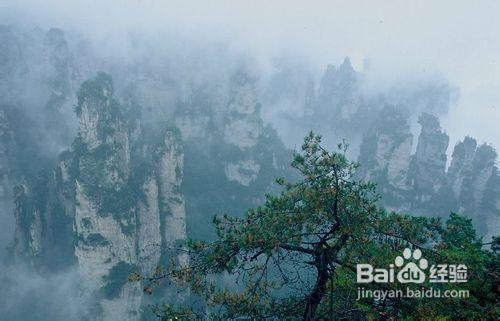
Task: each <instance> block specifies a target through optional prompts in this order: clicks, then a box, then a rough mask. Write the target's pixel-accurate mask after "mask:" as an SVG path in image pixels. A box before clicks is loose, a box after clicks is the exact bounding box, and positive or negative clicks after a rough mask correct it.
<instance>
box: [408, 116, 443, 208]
mask: <svg viewBox="0 0 500 321" xmlns="http://www.w3.org/2000/svg"><path fill="white" fill-rule="evenodd" d="M418 122H419V124H420V125H421V126H422V130H421V132H420V136H419V137H418V144H417V151H416V153H415V155H414V156H413V159H412V164H411V168H410V182H409V183H410V186H411V187H412V189H413V190H414V191H416V195H415V198H416V199H417V202H427V201H429V200H430V199H431V198H432V197H433V195H435V194H436V193H438V192H439V190H440V189H441V187H442V186H443V185H444V182H445V169H446V149H447V148H448V142H449V137H448V135H446V134H445V133H444V132H443V131H442V130H441V127H440V125H439V120H438V119H437V117H435V116H432V115H430V114H425V113H424V114H422V115H421V116H420V119H419V121H418Z"/></svg>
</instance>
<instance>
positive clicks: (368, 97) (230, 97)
mask: <svg viewBox="0 0 500 321" xmlns="http://www.w3.org/2000/svg"><path fill="white" fill-rule="evenodd" d="M133 43H134V46H135V47H134V48H136V49H137V48H141V49H142V50H144V51H146V54H144V55H140V54H138V55H136V56H133V57H130V58H129V59H119V58H117V59H116V60H115V59H110V58H109V57H108V59H106V57H105V55H102V54H100V53H99V47H98V45H96V44H91V40H90V39H85V38H84V37H81V36H79V35H74V34H72V33H66V32H65V31H64V30H62V29H58V28H52V29H49V30H42V29H35V30H33V29H24V28H21V27H17V26H0V61H1V63H0V186H1V189H0V205H1V209H2V212H1V215H0V217H1V219H2V221H3V222H5V224H3V227H2V235H5V236H4V237H3V239H2V242H1V244H2V246H3V247H4V248H5V247H7V244H8V251H6V253H4V257H5V271H6V273H5V276H4V278H5V279H6V280H8V281H6V282H11V283H9V284H15V282H14V281H12V273H10V272H8V271H12V269H15V267H16V266H22V267H23V271H24V270H26V271H28V272H26V273H33V274H34V275H39V276H40V278H41V279H42V280H46V279H55V280H56V281H55V282H61V283H62V284H63V285H64V286H65V287H67V288H69V289H71V291H69V292H71V297H72V298H73V297H74V301H73V302H78V303H79V307H78V311H81V313H74V310H73V309H68V310H69V312H68V314H67V315H64V316H60V315H57V314H54V313H53V311H55V310H53V309H58V306H57V305H53V306H51V304H50V303H47V305H44V306H35V309H36V310H37V311H40V312H39V314H40V315H42V319H44V318H45V319H47V320H48V319H53V320H68V318H74V319H75V320H80V319H82V320H152V319H154V315H153V314H152V312H151V310H150V309H149V307H148V305H149V304H153V303H155V302H159V300H161V301H165V298H166V299H167V301H169V302H170V303H179V302H181V303H182V302H184V301H187V300H189V299H190V293H189V290H187V289H184V288H180V287H178V286H177V285H176V284H174V282H173V280H170V281H169V282H165V283H164V284H162V286H161V290H160V291H159V292H156V293H155V294H154V295H151V296H150V295H148V294H147V293H145V292H144V291H143V288H142V287H141V284H139V283H131V282H127V277H128V276H129V275H130V274H131V273H133V272H139V273H141V274H145V275H148V274H152V273H155V270H156V268H157V266H159V265H167V266H168V265H169V264H176V263H179V262H187V261H188V260H189V257H188V255H187V254H186V252H185V242H186V241H187V240H188V239H211V238H213V237H214V230H213V229H212V227H211V225H210V223H211V221H212V218H213V216H214V215H220V214H224V213H231V214H236V215H239V214H242V213H243V212H244V211H245V210H246V209H247V208H250V207H255V206H258V205H261V204H262V202H263V201H264V196H265V194H266V193H273V192H276V191H277V188H278V187H277V185H276V184H275V179H276V178H277V177H286V178H288V179H290V180H293V179H294V178H295V177H296V175H297V173H295V172H293V171H292V170H291V168H290V166H289V162H290V160H291V156H292V154H293V149H294V147H295V146H297V144H300V143H301V139H302V137H303V136H304V135H305V134H306V133H307V132H309V131H311V130H313V131H314V132H316V133H318V134H321V135H323V136H324V138H325V141H326V142H327V143H328V144H330V145H334V144H336V143H337V142H339V141H341V140H342V139H344V138H345V139H346V141H347V142H349V143H350V144H351V147H350V154H349V155H350V156H351V157H352V158H357V159H358V161H359V163H360V167H359V169H358V175H359V177H361V178H363V179H365V180H371V181H374V182H376V183H377V184H378V190H379V192H380V193H381V195H382V198H381V200H380V203H381V205H383V206H384V207H386V208H388V209H393V210H397V211H402V212H408V213H413V214H415V215H425V216H447V215H448V214H449V212H450V211H456V212H459V213H463V214H465V215H468V216H469V217H471V218H473V221H474V223H475V224H476V227H477V229H478V230H479V232H480V233H481V234H482V235H484V237H485V239H487V240H488V239H489V238H491V236H492V235H493V234H494V233H495V232H497V231H498V229H499V228H500V227H499V224H500V223H499V222H500V184H499V182H500V176H499V175H500V174H499V172H498V167H497V154H496V151H495V148H494V147H493V146H492V145H489V144H478V142H477V140H476V139H474V138H472V137H465V138H463V140H462V141H460V142H459V143H458V144H456V145H455V146H454V147H453V152H452V156H451V161H450V160H449V159H448V155H449V153H448V149H449V142H450V137H449V136H448V134H447V133H446V132H445V131H444V130H443V129H442V128H441V125H440V117H444V116H445V115H447V114H448V113H450V112H452V110H453V108H454V105H453V104H454V101H455V99H456V94H457V91H458V89H457V88H455V87H454V86H453V85H451V84H450V83H449V82H448V81H446V80H443V79H439V80H436V79H432V80H429V79H427V80H421V81H419V82H418V83H416V84H415V83H411V84H410V85H404V86H403V85H402V86H393V87H391V88H389V89H384V90H382V91H380V90H374V89H372V88H370V84H369V81H368V78H369V75H368V73H369V71H363V72H360V71H357V70H355V69H354V67H353V66H352V63H351V61H350V59H349V58H345V60H344V61H343V62H342V63H341V64H339V65H337V66H336V65H329V66H325V68H324V70H323V71H322V73H321V74H320V75H317V74H315V72H314V71H313V69H312V68H309V66H307V65H300V66H297V64H294V63H290V62H287V60H286V59H278V60H277V61H278V62H276V66H275V68H274V69H273V71H272V72H270V74H268V75H262V74H259V70H258V68H254V64H253V62H252V60H251V59H249V58H248V57H243V56H238V55H235V54H234V53H232V52H231V51H229V50H226V49H224V48H220V47H216V48H213V47H209V48H207V51H203V52H191V51H187V52H186V53H185V54H186V55H187V56H188V55H191V56H190V57H188V58H186V57H184V56H182V55H180V56H182V57H179V56H175V55H171V54H165V55H164V54H163V53H162V52H158V51H155V49H151V51H148V47H147V46H145V47H141V46H142V44H141V41H140V40H136V41H135V42H133ZM96 47H97V48H96ZM232 55H235V56H232ZM229 58H230V61H231V63H225V61H226V60H229ZM286 106H292V107H290V108H286ZM448 164H449V166H448ZM7 272H8V273H7ZM57 275H59V276H63V277H61V278H62V279H63V280H62V281H61V280H58V279H57V277H56V276H57ZM66 276H67V277H66ZM9 280H10V281H9ZM57 280H58V281H57ZM12 282H13V283H12ZM26 282H27V283H29V281H26ZM40 284H42V285H40V286H41V287H44V286H47V285H46V284H45V283H44V282H40ZM68 284H69V285H68ZM16 287H21V288H22V287H23V285H16V286H14V285H12V286H11V287H10V288H9V289H10V290H9V292H7V293H6V295H9V296H16V295H19V293H18V292H16V290H15V288H16ZM27 288H29V287H27ZM49 290H50V287H49V286H48V288H47V291H49ZM55 292H57V291H55ZM76 292H78V293H76ZM19 297H20V298H21V297H23V296H19ZM26 300H37V297H36V296H33V297H29V298H28V299H26ZM80 301H81V302H80ZM9 302H11V301H9ZM0 310H1V311H5V312H3V313H5V314H6V317H7V318H8V319H13V320H15V319H20V318H22V319H23V320H30V319H29V317H31V318H32V320H40V317H39V316H38V315H37V314H32V315H31V316H26V315H24V314H23V313H22V307H21V306H17V305H15V304H11V303H9V305H7V304H5V306H2V305H1V304H0ZM45 319H44V320H45Z"/></svg>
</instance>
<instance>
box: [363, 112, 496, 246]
mask: <svg viewBox="0 0 500 321" xmlns="http://www.w3.org/2000/svg"><path fill="white" fill-rule="evenodd" d="M408 117H409V116H408V114H407V113H405V112H404V111H403V109H402V107H399V108H389V107H386V108H384V109H383V110H382V111H381V116H380V118H379V120H378V121H377V122H376V124H377V125H376V126H375V127H373V128H372V129H371V130H369V131H368V132H366V133H365V135H364V138H363V143H362V144H361V151H360V156H359V162H360V164H361V167H360V169H359V171H358V174H359V175H360V177H361V178H363V179H365V180H371V181H374V182H376V183H377V184H378V189H379V191H380V192H381V194H382V200H381V202H382V204H383V205H384V206H385V207H387V208H390V209H394V210H398V211H408V212H411V213H415V214H422V215H430V216H447V215H448V214H449V213H450V212H451V211H454V212H458V213H461V214H464V215H467V216H469V217H471V218H472V219H473V221H474V223H475V225H476V228H477V229H478V231H479V232H480V233H481V234H482V235H484V236H485V238H486V239H488V240H489V239H491V237H492V236H493V235H494V234H495V233H496V231H498V226H499V224H500V201H499V200H500V190H499V189H498V180H499V178H498V170H497V167H496V165H495V162H496V159H497V154H496V152H495V150H494V149H493V148H492V147H491V146H489V145H486V144H483V145H481V146H479V147H477V143H476V140H475V139H473V138H471V137H465V138H464V140H463V141H461V142H459V143H458V144H457V145H456V146H455V147H454V150H453V154H452V159H451V163H450V166H449V168H448V170H447V171H446V149H447V146H448V136H447V135H446V134H445V133H444V132H443V131H442V130H441V127H440V125H439V121H438V119H437V118H436V117H435V116H432V115H429V114H425V113H424V114H422V115H421V117H420V119H419V123H420V124H421V127H422V129H421V133H420V135H419V137H418V143H417V148H416V152H415V154H414V155H412V156H410V152H411V145H412V139H411V138H412V135H411V134H410V129H409V126H408Z"/></svg>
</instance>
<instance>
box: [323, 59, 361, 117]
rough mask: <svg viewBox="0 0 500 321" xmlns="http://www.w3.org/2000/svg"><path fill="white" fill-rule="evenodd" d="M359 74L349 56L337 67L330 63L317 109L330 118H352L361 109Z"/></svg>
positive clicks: (324, 76) (324, 77)
mask: <svg viewBox="0 0 500 321" xmlns="http://www.w3.org/2000/svg"><path fill="white" fill-rule="evenodd" d="M358 90H359V75H358V74H357V72H356V71H355V70H354V68H353V67H352V64H351V61H350V59H349V58H347V57H346V58H345V59H344V62H343V63H342V64H341V65H340V66H339V67H338V68H336V67H335V66H333V65H329V66H328V68H327V70H326V71H325V74H324V75H323V78H322V80H321V83H320V86H319V90H318V98H317V106H318V107H317V109H318V111H319V112H320V113H323V114H325V116H326V115H328V117H329V118H340V119H342V120H344V121H345V120H350V119H352V117H353V116H354V115H356V113H357V112H358V109H359V102H360V101H359V99H360V95H359V92H358Z"/></svg>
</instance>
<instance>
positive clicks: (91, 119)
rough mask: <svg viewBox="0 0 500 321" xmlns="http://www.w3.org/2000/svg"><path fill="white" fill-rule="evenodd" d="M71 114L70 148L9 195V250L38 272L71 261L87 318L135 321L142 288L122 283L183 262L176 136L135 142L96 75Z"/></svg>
mask: <svg viewBox="0 0 500 321" xmlns="http://www.w3.org/2000/svg"><path fill="white" fill-rule="evenodd" d="M75 111H76V114H77V117H78V121H79V128H78V136H77V138H76V139H75V141H74V143H73V146H72V149H71V151H67V152H64V153H62V154H61V155H60V157H59V161H58V165H57V167H56V168H55V169H54V170H49V171H46V172H42V173H47V174H48V175H46V176H42V177H39V178H38V180H30V181H26V182H25V183H23V184H21V185H20V186H19V187H17V188H16V211H15V214H16V235H15V253H16V254H17V257H19V259H27V260H28V261H30V262H32V265H33V266H34V267H37V268H41V269H44V268H47V267H48V266H50V265H49V263H48V261H54V260H55V261H57V260H61V261H64V262H65V264H66V265H65V266H71V265H72V264H76V266H77V270H78V271H79V274H80V277H81V280H82V282H81V289H82V293H83V295H84V296H86V297H89V298H92V299H91V300H92V301H93V302H94V309H95V311H94V310H93V311H92V313H90V314H91V315H93V317H94V318H95V319H98V320H117V319H120V320H139V318H140V310H141V307H142V304H143V302H144V299H143V291H142V289H141V285H140V284H139V283H130V282H127V277H128V276H129V275H130V274H131V273H133V272H141V273H144V274H146V275H148V274H152V273H153V271H155V269H156V267H157V266H158V265H159V264H160V260H162V261H163V260H166V261H167V262H173V263H175V264H177V265H185V264H187V262H188V257H187V254H186V252H185V251H183V249H182V246H183V244H184V243H185V240H186V212H185V209H184V198H183V194H182V192H181V184H182V179H183V150H182V145H181V140H180V134H179V133H178V131H177V130H175V129H169V128H168V127H164V129H163V130H162V132H161V133H160V134H157V135H155V136H154V137H148V138H150V140H147V141H146V140H145V139H143V137H141V135H143V134H142V133H141V131H140V129H138V130H133V129H132V128H130V126H132V125H131V124H132V123H131V122H129V121H128V119H127V117H126V115H124V113H123V107H122V106H121V105H120V103H119V102H118V101H117V100H116V99H115V98H114V88H113V82H112V80H111V77H110V76H108V75H106V74H104V73H100V74H98V75H97V77H95V78H93V79H91V80H88V81H86V82H84V83H83V84H82V86H81V88H80V90H79V92H78V104H77V106H76V108H75ZM134 124H135V125H137V126H138V124H137V123H134ZM132 133H133V135H132ZM131 136H133V137H131ZM137 136H139V137H137ZM131 141H132V143H131ZM131 145H132V146H133V148H131ZM139 145H140V146H139ZM131 150H133V151H134V152H132V151H131ZM47 187H48V188H47ZM57 233H59V234H57ZM56 235H58V236H57V237H56ZM63 236H64V239H63V238H62V237H63ZM58 244H65V245H66V246H65V247H61V246H60V245H58ZM58 249H59V251H56V250H58ZM61 249H62V250H61ZM71 257H74V258H75V259H74V260H71V259H70V258H71ZM185 295H187V294H185ZM185 295H184V296H183V292H182V291H180V292H179V294H178V295H177V296H178V297H180V298H183V297H184V298H185V297H186V296H185Z"/></svg>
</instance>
